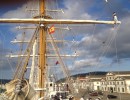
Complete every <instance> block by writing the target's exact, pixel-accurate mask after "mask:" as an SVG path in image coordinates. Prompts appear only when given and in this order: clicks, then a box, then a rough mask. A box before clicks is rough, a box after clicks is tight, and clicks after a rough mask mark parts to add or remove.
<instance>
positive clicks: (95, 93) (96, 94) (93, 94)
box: [89, 92, 98, 96]
mask: <svg viewBox="0 0 130 100" xmlns="http://www.w3.org/2000/svg"><path fill="white" fill-rule="evenodd" d="M89 95H90V96H98V93H97V92H92V93H90V94H89Z"/></svg>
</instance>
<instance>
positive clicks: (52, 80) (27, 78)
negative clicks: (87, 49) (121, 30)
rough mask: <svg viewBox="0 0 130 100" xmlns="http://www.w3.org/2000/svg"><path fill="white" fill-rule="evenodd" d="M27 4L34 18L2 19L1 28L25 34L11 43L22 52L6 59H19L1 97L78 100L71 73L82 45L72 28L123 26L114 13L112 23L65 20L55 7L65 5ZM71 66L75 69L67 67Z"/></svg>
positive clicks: (41, 0) (40, 0)
mask: <svg viewBox="0 0 130 100" xmlns="http://www.w3.org/2000/svg"><path fill="white" fill-rule="evenodd" d="M72 1H74V0H72ZM72 1H71V0H70V2H72ZM28 2H29V4H31V3H30V2H33V5H30V6H31V8H29V7H28V6H29V5H27V6H26V7H25V6H23V7H24V8H25V11H26V12H27V14H31V17H29V18H17V17H16V18H0V24H1V25H3V23H9V24H17V25H18V26H17V27H16V28H17V29H18V30H24V31H26V32H23V33H22V35H21V36H20V38H21V39H16V38H15V39H14V40H13V41H11V42H12V43H14V44H18V45H19V47H20V49H19V52H17V54H15V55H14V54H12V53H11V54H10V55H7V57H11V58H16V57H17V64H16V67H15V72H14V73H13V78H12V80H11V81H10V82H8V83H7V84H6V85H5V87H6V91H5V92H4V93H2V94H1V95H0V100H70V99H76V95H77V93H78V92H77V90H76V88H75V87H74V86H73V84H72V80H71V75H72V74H71V71H70V70H71V68H73V64H74V63H73V60H74V59H78V57H79V54H78V52H77V49H79V48H80V44H79V43H78V42H77V41H78V39H79V38H78V37H77V36H78V34H74V31H72V30H73V27H74V26H75V27H76V28H77V29H78V30H80V27H81V26H82V27H84V32H85V31H86V30H87V28H86V26H87V25H98V24H101V25H105V24H106V25H108V26H112V27H115V26H116V25H118V24H121V22H120V21H118V19H117V16H116V13H115V12H114V13H113V15H112V18H111V19H112V20H107V21H106V20H87V19H82V18H80V19H75V18H71V19H67V18H65V19H62V18H63V17H64V13H66V12H64V10H62V9H59V8H58V7H57V8H55V7H53V4H54V3H55V4H56V5H57V4H58V3H57V2H60V3H61V2H62V1H60V0H32V1H31V0H29V1H28ZM74 2H76V1H74ZM101 2H102V1H101ZM103 2H108V1H107V0H104V1H103ZM72 6H73V5H72ZM76 9H77V10H78V8H75V9H74V11H75V10H76ZM59 13H62V15H61V14H59ZM75 13H76V11H75ZM78 16H80V15H78ZM66 17H67V16H66ZM79 26H80V27H79ZM77 29H76V30H77ZM27 32H28V33H29V32H31V34H29V35H28V38H26V37H25V35H26V34H28V33H27ZM68 34H69V35H68ZM80 36H81V35H80ZM23 49H25V50H23ZM70 64H72V65H71V66H68V65H70ZM57 77H59V78H58V79H60V78H64V80H65V82H64V83H62V84H59V83H58V82H57V81H58V79H57Z"/></svg>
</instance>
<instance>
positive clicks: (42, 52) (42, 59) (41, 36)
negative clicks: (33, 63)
mask: <svg viewBox="0 0 130 100" xmlns="http://www.w3.org/2000/svg"><path fill="white" fill-rule="evenodd" d="M39 3H40V9H39V10H40V17H43V16H45V0H40V2H39ZM45 39H46V32H45V28H44V27H41V28H40V31H39V88H42V89H43V88H45V84H44V83H45V69H46V67H45V65H46V64H45V53H46V42H45ZM43 96H44V92H43V90H42V91H40V93H39V97H40V98H41V97H43Z"/></svg>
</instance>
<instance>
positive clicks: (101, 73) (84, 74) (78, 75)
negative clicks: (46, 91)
mask: <svg viewBox="0 0 130 100" xmlns="http://www.w3.org/2000/svg"><path fill="white" fill-rule="evenodd" d="M106 74H107V72H103V71H96V72H89V73H80V74H76V75H72V76H71V77H73V78H77V77H86V76H87V75H106ZM64 81H65V78H62V79H60V80H58V81H57V82H64Z"/></svg>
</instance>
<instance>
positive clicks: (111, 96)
mask: <svg viewBox="0 0 130 100" xmlns="http://www.w3.org/2000/svg"><path fill="white" fill-rule="evenodd" d="M107 97H108V99H112V98H117V96H115V95H107Z"/></svg>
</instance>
